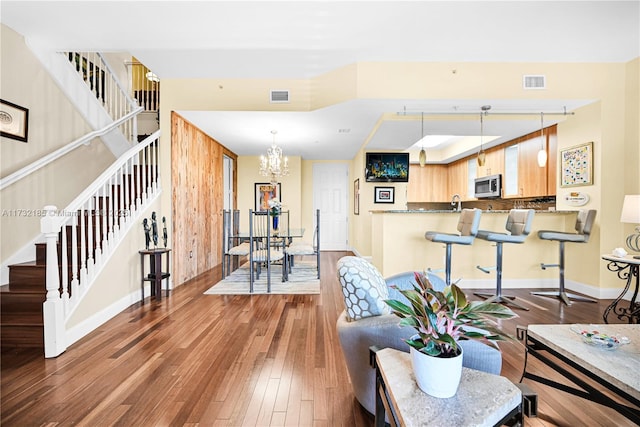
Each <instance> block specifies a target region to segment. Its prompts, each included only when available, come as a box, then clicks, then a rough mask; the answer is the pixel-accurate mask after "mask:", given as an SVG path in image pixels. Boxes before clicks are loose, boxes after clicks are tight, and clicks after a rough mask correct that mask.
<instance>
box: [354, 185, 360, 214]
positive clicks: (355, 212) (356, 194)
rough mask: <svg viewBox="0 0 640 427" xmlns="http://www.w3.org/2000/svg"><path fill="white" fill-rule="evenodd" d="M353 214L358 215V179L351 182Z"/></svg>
mask: <svg viewBox="0 0 640 427" xmlns="http://www.w3.org/2000/svg"><path fill="white" fill-rule="evenodd" d="M353 214H354V215H360V178H358V179H356V180H355V181H353Z"/></svg>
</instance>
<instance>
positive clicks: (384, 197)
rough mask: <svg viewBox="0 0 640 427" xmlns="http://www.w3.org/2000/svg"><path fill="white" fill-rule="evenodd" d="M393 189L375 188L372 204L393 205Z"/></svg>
mask: <svg viewBox="0 0 640 427" xmlns="http://www.w3.org/2000/svg"><path fill="white" fill-rule="evenodd" d="M395 190H396V189H395V187H375V189H374V191H375V193H374V197H373V202H374V203H393V201H394V198H395Z"/></svg>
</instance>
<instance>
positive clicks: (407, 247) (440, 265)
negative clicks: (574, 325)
mask: <svg viewBox="0 0 640 427" xmlns="http://www.w3.org/2000/svg"><path fill="white" fill-rule="evenodd" d="M370 213H371V215H372V221H371V233H372V235H371V243H372V253H371V261H372V263H373V264H374V265H375V266H376V267H377V268H378V269H379V270H380V272H381V273H382V275H383V276H385V277H388V276H391V275H393V274H396V273H400V272H404V271H411V270H413V271H423V270H427V269H431V270H435V271H436V272H440V273H438V274H439V275H441V276H442V277H444V264H445V262H444V261H445V248H444V245H443V244H439V243H433V242H430V241H428V240H426V239H425V238H424V233H425V232H426V231H439V232H444V233H457V228H456V227H457V224H458V219H459V216H460V213H459V212H457V211H453V210H373V211H370ZM508 215H509V211H508V210H490V211H483V212H482V216H481V218H480V227H479V228H480V229H481V230H492V231H496V232H506V230H505V224H506V221H507V216H508ZM576 216H577V211H554V210H539V211H536V214H535V217H534V219H533V227H532V231H531V233H530V235H529V236H528V237H527V239H526V240H525V241H524V243H522V244H512V245H508V247H505V249H504V258H503V259H504V260H503V270H504V271H503V287H505V288H509V287H511V288H516V287H517V288H544V287H549V288H553V287H557V285H558V271H557V269H547V270H542V269H541V268H540V263H542V262H546V263H555V262H557V259H558V246H557V244H554V243H553V242H548V241H543V240H540V239H538V236H537V233H538V231H539V230H558V231H567V232H572V231H573V229H574V225H575V221H576ZM582 246H585V245H582ZM574 249H575V248H574V247H571V248H568V249H567V253H566V258H567V269H568V270H569V271H570V270H571V269H572V268H593V269H594V274H593V276H594V277H596V275H597V272H598V262H597V261H598V260H599V258H597V257H596V261H594V262H593V263H591V264H592V265H587V266H584V265H580V264H582V263H581V262H579V261H575V262H573V260H572V252H574ZM596 255H597V248H596ZM495 256H496V255H495V248H494V246H492V243H491V242H487V241H484V240H481V239H476V240H475V241H474V243H473V244H472V245H470V246H464V245H453V249H452V261H451V280H452V282H455V281H456V280H458V279H460V283H459V284H460V286H461V287H465V288H476V289H477V288H495V273H494V272H492V273H491V274H486V273H483V272H482V271H480V270H478V269H477V268H476V266H477V265H480V266H483V267H487V266H494V265H495V263H496V260H495ZM578 291H580V290H578Z"/></svg>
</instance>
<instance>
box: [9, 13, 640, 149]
mask: <svg viewBox="0 0 640 427" xmlns="http://www.w3.org/2000/svg"><path fill="white" fill-rule="evenodd" d="M52 17H55V19H52ZM0 21H1V22H2V23H3V24H5V25H7V26H9V27H10V28H12V29H14V30H15V31H17V32H18V33H20V34H22V35H23V36H25V39H26V41H27V43H30V44H33V45H39V46H43V47H50V48H51V49H56V50H91V51H112V52H128V53H130V54H131V55H133V56H135V57H136V58H138V59H139V60H140V61H141V62H143V63H144V64H145V65H146V66H147V67H149V68H150V69H151V70H153V72H154V73H155V74H157V75H158V76H159V77H160V79H161V81H162V79H175V78H207V79H216V78H217V79H223V78H278V79H308V78H312V77H315V76H318V75H321V74H323V73H325V72H328V71H331V70H334V69H336V68H339V67H343V66H345V65H348V64H353V63H356V62H361V61H384V62H389V61H400V62H452V63H456V62H627V61H630V60H632V59H634V58H636V57H638V56H640V0H633V1H618V2H616V1H406V2H403V1H352V2H347V1H334V2H329V1H295V2H293V1H292V2H273V1H253V2H248V1H233V2H232V1H206V2H205V1H92V0H88V1H87V0H85V1H64V2H60V1H28V0H27V1H24V0H21V1H10V0H2V1H1V2H0ZM3 59H4V58H3ZM532 98H533V97H532ZM538 98H539V97H538ZM593 101H594V100H588V99H556V100H548V99H547V100H537V101H536V100H533V99H528V100H527V99H522V100H508V101H505V100H499V99H486V100H485V99H483V100H465V99H438V100H434V99H396V100H389V99H386V100H376V99H373V100H371V99H367V100H365V99H355V100H351V101H348V102H345V103H342V104H338V105H333V106H330V107H326V108H323V109H319V110H314V111H305V112H267V111H242V112H232V111H181V112H180V113H181V114H182V115H184V116H185V117H186V118H187V119H188V120H190V121H191V122H193V123H194V124H195V125H197V126H198V127H200V128H201V129H202V130H203V131H205V132H207V133H208V134H209V135H211V136H212V137H213V138H215V139H216V140H218V141H220V142H221V143H222V144H224V145H225V146H227V147H228V148H230V149H231V150H233V151H234V152H236V153H237V154H239V155H256V154H260V153H262V152H263V151H265V150H266V147H267V146H268V145H269V144H270V143H271V141H272V135H271V133H270V132H271V130H277V131H278V133H277V135H276V142H277V143H278V144H279V145H281V146H282V147H283V150H284V151H285V154H289V155H300V156H302V157H303V158H304V159H351V158H353V157H354V155H355V154H356V153H357V151H358V150H359V149H360V148H361V147H362V145H363V144H364V143H365V142H366V141H368V143H367V146H366V147H367V149H370V150H382V149H385V150H392V149H398V150H406V149H409V147H410V146H411V145H412V144H413V143H415V142H416V141H418V140H419V139H420V137H421V135H422V129H423V128H424V134H445V135H457V136H459V137H460V138H457V142H456V148H447V147H439V148H438V147H437V148H435V149H433V150H430V151H429V152H430V156H429V157H430V159H431V161H434V162H449V161H452V160H455V159H456V158H459V157H461V156H464V155H467V154H469V153H472V152H473V151H475V150H477V144H478V143H479V138H478V135H479V133H480V124H479V113H480V108H481V106H482V105H491V107H492V108H491V110H490V113H494V112H500V111H503V112H504V111H509V112H534V113H539V112H540V111H545V112H549V111H554V112H561V111H564V110H565V109H566V111H573V110H574V109H576V108H579V107H581V106H583V105H586V104H588V103H590V102H593ZM404 111H407V112H409V113H410V114H408V115H403V114H396V113H403V112H404ZM422 111H427V112H435V113H445V112H447V113H450V112H453V111H457V112H460V111H467V112H472V113H474V114H472V115H471V116H464V117H463V116H460V120H452V119H451V117H449V116H442V115H440V114H436V115H429V116H425V119H424V127H423V125H422V122H421V116H420V112H422ZM383 117H384V118H385V120H381V119H382V118H383ZM495 117H496V118H493V117H492V116H491V114H490V115H489V116H487V118H486V120H485V124H484V134H485V135H486V136H487V137H485V139H484V142H485V144H487V145H491V144H497V143H500V142H503V141H507V140H509V139H513V138H515V137H518V136H521V135H523V134H526V133H530V132H533V131H535V130H538V129H539V128H540V118H539V117H536V115H535V114H534V115H530V116H497V115H496V116H495ZM564 119H566V117H565V116H562V115H545V117H544V123H545V126H547V125H550V124H553V123H555V122H557V121H559V120H564ZM488 136H491V137H492V138H489V137H488ZM490 140H491V142H489V141H490Z"/></svg>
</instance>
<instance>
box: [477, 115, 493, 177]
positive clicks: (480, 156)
mask: <svg viewBox="0 0 640 427" xmlns="http://www.w3.org/2000/svg"><path fill="white" fill-rule="evenodd" d="M490 108H491V105H483V106H482V112H481V113H480V150H478V166H484V164H485V162H486V161H487V154H486V153H485V152H484V149H483V148H482V142H483V141H482V140H483V139H484V121H483V118H482V115H483V114H487V111H489V109H490Z"/></svg>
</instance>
